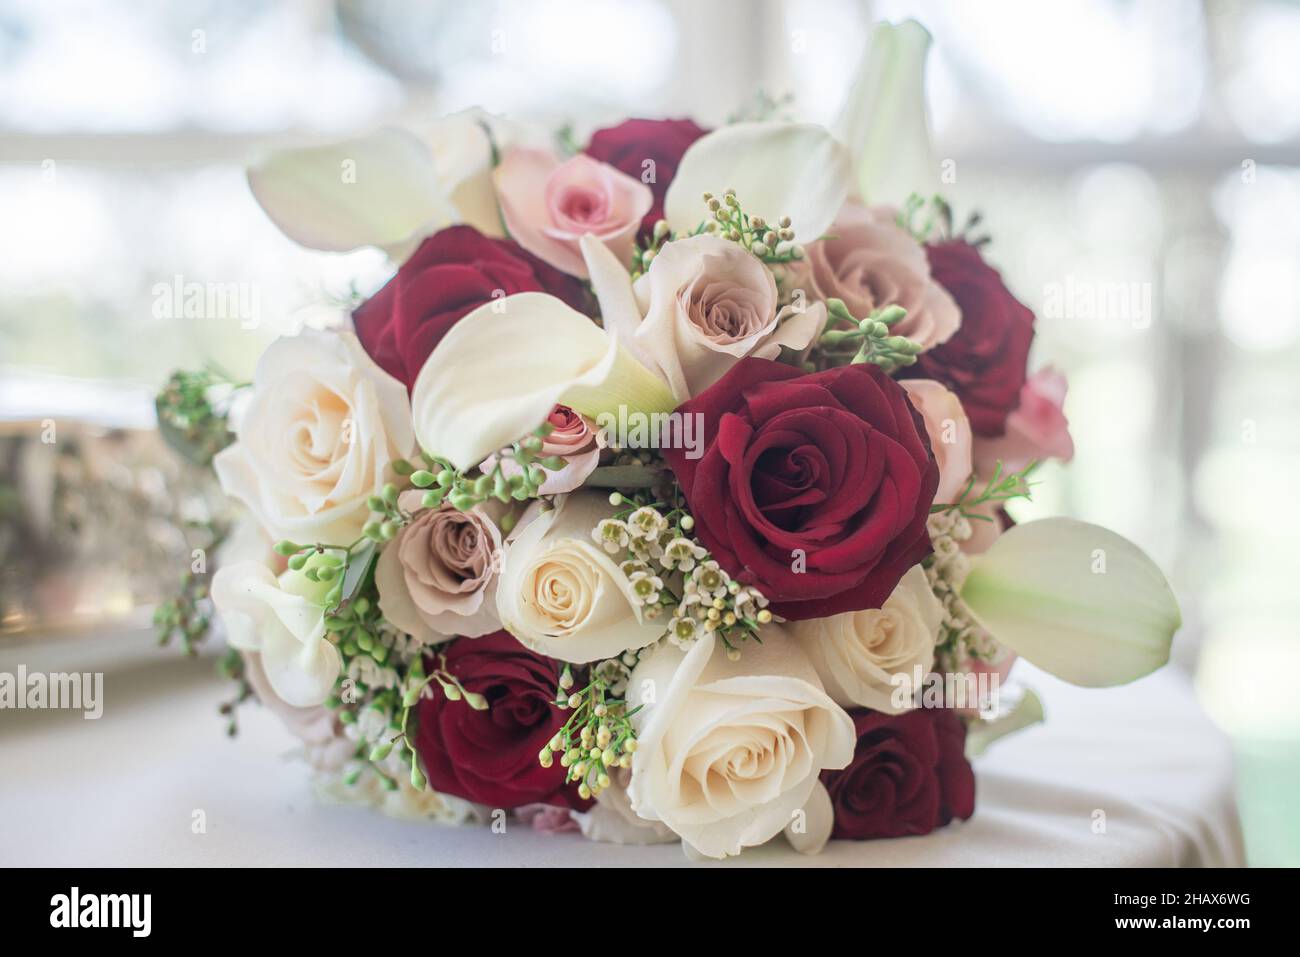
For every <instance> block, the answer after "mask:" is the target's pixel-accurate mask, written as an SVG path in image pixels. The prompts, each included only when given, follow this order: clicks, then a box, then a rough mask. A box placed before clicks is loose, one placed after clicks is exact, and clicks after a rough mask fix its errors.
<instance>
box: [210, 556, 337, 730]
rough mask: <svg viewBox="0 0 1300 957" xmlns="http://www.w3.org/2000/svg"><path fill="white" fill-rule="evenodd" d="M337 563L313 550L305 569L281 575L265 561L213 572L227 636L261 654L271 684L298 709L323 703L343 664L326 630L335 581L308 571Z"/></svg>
mask: <svg viewBox="0 0 1300 957" xmlns="http://www.w3.org/2000/svg"><path fill="white" fill-rule="evenodd" d="M336 562H337V560H336V559H334V558H332V557H331V556H330V555H329V554H328V553H326V554H323V555H313V556H312V557H311V558H309V559H308V561H307V564H306V566H304V569H303V571H287V572H285V573H284V574H283V575H281V576H280V577H279V578H276V576H275V575H274V574H273V573H272V572H271V570H270V569H269V568H267V567H266V566H265V565H263V564H261V563H260V562H236V563H235V564H233V565H227V566H225V567H224V568H219V569H217V573H216V574H215V575H213V577H212V603H213V605H215V606H216V609H217V613H218V614H219V615H220V616H221V620H222V623H223V624H224V625H225V628H226V638H227V640H228V641H229V642H230V644H231V645H232V646H233V647H235V648H237V649H239V650H240V651H255V652H258V653H260V656H261V665H262V670H263V672H264V673H265V676H266V681H267V683H268V684H269V685H270V687H271V688H272V690H274V691H275V693H276V695H277V696H279V698H280V699H281V700H282V701H283V702H284V703H285V704H287V705H290V706H292V707H295V708H311V707H314V706H315V705H319V704H322V703H323V702H324V701H325V699H326V698H328V697H329V694H330V692H331V691H332V690H333V688H334V682H335V681H336V680H338V676H339V671H340V669H341V668H342V659H341V658H340V657H339V651H338V649H337V648H335V647H334V645H333V644H332V643H331V642H330V640H329V639H328V638H327V637H326V635H325V596H326V593H327V592H328V591H329V590H330V589H331V588H332V587H333V584H332V583H330V582H314V581H311V580H309V579H308V578H307V577H306V575H305V574H304V573H303V572H304V571H306V570H307V569H309V568H313V567H317V566H319V565H321V564H324V563H336Z"/></svg>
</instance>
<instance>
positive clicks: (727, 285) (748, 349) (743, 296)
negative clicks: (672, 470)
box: [631, 236, 826, 399]
mask: <svg viewBox="0 0 1300 957" xmlns="http://www.w3.org/2000/svg"><path fill="white" fill-rule="evenodd" d="M633 288H634V292H635V295H636V298H637V305H638V306H639V307H640V310H641V313H642V315H643V316H644V317H645V318H644V319H642V320H641V322H640V324H638V325H637V327H636V329H635V331H634V332H633V333H632V337H631V344H632V345H635V346H636V347H637V348H639V349H640V350H641V351H642V352H643V353H644V354H645V355H646V356H648V357H649V358H650V360H651V361H652V362H653V364H654V366H655V367H656V368H657V369H658V371H659V373H660V374H661V375H662V376H663V377H664V378H665V379H666V380H667V382H668V385H669V387H670V388H671V389H672V390H673V394H674V395H675V396H677V397H679V398H682V399H686V398H689V397H690V396H693V395H698V394H699V393H700V392H702V391H703V390H704V389H706V388H708V387H709V386H711V385H712V384H713V383H715V382H717V381H718V380H719V379H720V378H722V376H723V375H725V374H726V372H727V370H728V369H730V368H731V367H732V366H733V365H735V363H736V361H737V360H738V359H741V358H744V357H745V356H749V355H756V356H759V357H761V358H764V359H775V358H777V357H778V356H779V355H780V353H781V347H782V346H787V347H789V348H791V349H794V350H796V351H802V350H803V349H804V348H805V347H806V346H807V345H808V344H809V343H810V342H811V341H812V338H813V336H815V335H816V334H817V333H818V332H820V331H821V329H822V327H823V326H824V325H825V324H826V309H825V306H823V305H822V304H821V303H820V302H818V303H812V304H810V305H809V306H808V307H807V308H806V309H805V310H803V311H802V312H799V311H796V310H795V309H794V308H793V307H791V306H786V307H785V308H783V309H781V310H780V311H779V312H778V310H777V300H778V295H777V289H776V280H775V279H774V278H773V276H772V272H771V270H769V269H768V268H767V267H765V266H764V265H763V264H762V263H761V262H759V261H758V259H756V258H755V257H754V256H753V255H751V254H750V253H749V252H747V251H746V250H744V249H742V248H741V247H740V246H738V245H736V244H735V243H733V242H730V241H729V240H726V239H722V238H720V237H718V236H691V237H689V238H687V239H679V240H675V241H674V242H671V243H667V244H666V245H665V246H663V248H662V249H661V250H660V251H659V254H658V255H657V256H655V259H654V262H652V263H651V265H650V269H649V271H647V272H646V274H645V275H644V276H642V277H640V278H639V279H638V280H637V281H636V283H635V285H634V287H633Z"/></svg>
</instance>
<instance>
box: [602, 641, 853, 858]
mask: <svg viewBox="0 0 1300 957" xmlns="http://www.w3.org/2000/svg"><path fill="white" fill-rule="evenodd" d="M628 695H629V700H631V701H632V703H633V704H639V705H642V706H643V707H642V708H641V710H640V711H638V712H637V713H636V714H635V715H634V716H633V718H632V720H633V722H634V724H635V726H636V728H637V749H636V752H635V753H634V754H633V757H632V780H631V782H630V783H629V784H628V791H627V793H628V798H629V799H630V800H631V803H632V808H633V810H635V811H636V813H637V814H639V815H640V816H641V817H643V818H645V819H647V820H650V821H662V822H663V823H664V824H666V825H668V826H669V827H670V828H672V829H673V830H674V831H676V832H677V833H678V834H679V835H681V838H682V840H683V841H684V842H685V843H686V844H687V845H689V848H690V849H693V850H694V851H695V852H696V853H698V854H700V855H703V856H705V857H715V858H716V857H726V856H728V855H733V854H739V853H740V851H741V849H742V848H745V847H751V846H754V845H757V844H762V843H764V842H766V841H767V840H769V839H770V838H772V837H774V836H775V835H776V834H778V833H779V832H781V831H783V830H786V829H787V827H789V826H790V825H792V823H794V822H796V821H797V820H798V819H799V818H800V817H801V816H806V818H807V821H806V824H807V827H806V829H804V828H799V827H795V828H793V829H792V830H793V833H794V834H796V835H799V839H798V844H799V845H800V846H801V849H803V848H806V849H809V850H811V849H815V848H816V847H819V846H820V845H821V843H822V842H824V841H825V839H826V837H827V836H828V835H829V833H830V829H831V820H830V817H829V815H828V814H827V813H826V810H827V808H828V807H829V802H828V801H825V800H823V799H824V797H825V795H824V794H822V793H820V792H819V790H818V789H819V788H820V787H821V785H820V783H819V782H818V775H819V774H820V773H821V772H822V771H823V770H826V769H834V768H842V767H845V766H846V765H847V764H848V763H849V761H850V760H852V758H853V749H854V745H855V741H856V739H855V735H854V732H853V721H852V719H850V718H849V716H848V715H847V714H846V713H845V712H844V711H843V709H841V708H840V707H839V706H838V705H837V704H835V702H834V701H832V700H831V699H830V697H829V696H828V695H827V694H826V692H825V691H824V690H823V689H822V684H821V681H820V680H819V679H818V677H817V673H816V671H815V670H814V669H813V667H812V664H811V663H810V662H809V661H808V658H807V657H806V656H805V654H804V653H803V650H802V649H801V647H800V645H799V643H798V642H796V641H794V640H793V639H792V638H791V637H790V636H789V635H788V634H785V633H784V632H783V631H782V630H781V629H780V628H779V627H777V626H775V625H767V626H765V627H764V629H763V643H762V644H754V643H746V645H745V647H744V649H743V651H742V653H741V657H740V660H739V661H735V662H733V661H730V660H729V659H728V658H727V656H726V654H725V652H724V650H723V648H722V646H721V645H720V644H718V643H717V640H716V639H715V638H714V637H713V636H712V635H706V636H705V637H703V638H700V639H699V640H697V641H696V642H695V643H694V644H693V645H692V646H691V647H690V650H689V651H682V650H681V649H679V648H677V647H676V646H675V645H672V644H670V643H668V642H663V643H661V644H660V645H658V646H657V647H656V648H655V649H654V651H653V652H651V653H649V654H648V655H646V656H644V657H643V658H642V660H641V662H640V664H638V665H637V667H636V668H635V669H633V672H632V677H631V681H630V684H629V690H628ZM800 812H803V814H802V815H801V814H800Z"/></svg>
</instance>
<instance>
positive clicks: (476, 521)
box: [375, 489, 501, 642]
mask: <svg viewBox="0 0 1300 957" xmlns="http://www.w3.org/2000/svg"><path fill="white" fill-rule="evenodd" d="M423 497H424V493H423V492H421V491H419V490H418V489H416V490H412V491H407V492H403V493H402V494H401V496H400V497H399V498H398V500H397V503H398V505H400V506H401V507H402V508H404V509H406V510H407V511H409V512H412V513H414V515H415V517H414V518H413V519H412V520H411V522H410V523H409V524H407V525H405V526H403V527H402V530H401V531H399V532H398V533H397V536H396V537H395V538H394V539H393V540H392V541H391V542H389V543H388V544H387V545H386V546H385V547H384V550H383V551H382V552H380V553H379V561H378V562H376V563H375V586H376V587H377V588H378V589H379V607H380V609H381V610H382V611H383V613H384V617H385V618H387V619H388V620H389V621H390V622H391V623H392V624H394V625H396V626H397V627H398V628H401V629H402V630H403V631H405V632H406V633H407V634H409V635H414V636H415V637H416V638H419V639H421V640H422V641H426V642H433V641H445V640H446V639H448V638H450V637H452V636H453V635H465V636H467V637H470V638H475V637H478V636H479V635H486V634H488V633H489V632H493V631H496V630H497V629H499V628H500V627H501V621H500V619H499V618H497V613H496V584H497V573H498V571H499V570H500V565H501V531H500V529H498V528H497V526H496V523H495V522H494V521H493V520H492V518H491V517H490V516H489V515H488V511H487V509H488V507H489V506H488V505H483V506H479V507H478V508H474V509H471V510H470V511H468V512H461V511H458V510H457V509H455V508H453V507H452V506H451V505H449V504H446V503H444V504H443V505H442V507H440V508H429V509H421V508H420V500H421V499H422V498H423ZM489 504H490V503H489Z"/></svg>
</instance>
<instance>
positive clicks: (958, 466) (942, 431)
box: [901, 379, 971, 505]
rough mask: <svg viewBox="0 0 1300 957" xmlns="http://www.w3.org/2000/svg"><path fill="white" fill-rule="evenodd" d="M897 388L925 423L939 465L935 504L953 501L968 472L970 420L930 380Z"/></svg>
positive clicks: (955, 401) (950, 395)
mask: <svg viewBox="0 0 1300 957" xmlns="http://www.w3.org/2000/svg"><path fill="white" fill-rule="evenodd" d="M901 385H902V386H903V388H904V389H906V390H907V395H908V397H909V398H910V399H911V400H912V405H914V406H916V410H917V411H918V412H920V413H921V418H923V419H924V420H925V431H926V434H928V435H929V436H930V449H931V450H932V451H933V452H934V459H935V461H936V462H938V463H939V488H938V489H937V490H936V491H935V493H934V500H935V502H936V503H937V504H941V505H943V504H947V503H950V502H953V501H955V500H956V498H957V495H958V494H959V493H960V492H961V489H962V486H963V485H964V484H965V483H966V480H967V479H968V478H970V472H971V431H970V420H969V419H967V418H966V412H965V410H964V409H962V407H961V400H960V399H958V398H957V396H956V395H954V394H953V393H952V392H951V391H949V390H948V389H946V388H944V387H943V386H942V385H940V384H939V383H938V382H935V381H934V380H933V379H908V380H906V381H905V382H902V383H901Z"/></svg>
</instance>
